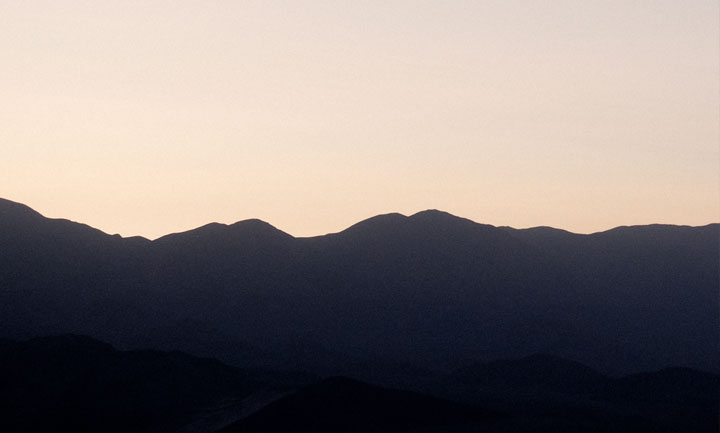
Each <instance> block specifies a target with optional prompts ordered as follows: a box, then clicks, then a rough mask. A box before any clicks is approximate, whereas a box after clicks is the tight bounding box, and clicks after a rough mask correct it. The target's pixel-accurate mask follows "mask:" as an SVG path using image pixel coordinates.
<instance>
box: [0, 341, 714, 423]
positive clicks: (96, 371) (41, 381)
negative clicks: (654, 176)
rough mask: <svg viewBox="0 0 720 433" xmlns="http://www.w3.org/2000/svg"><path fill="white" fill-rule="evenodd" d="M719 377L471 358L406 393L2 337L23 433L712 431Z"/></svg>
mask: <svg viewBox="0 0 720 433" xmlns="http://www.w3.org/2000/svg"><path fill="white" fill-rule="evenodd" d="M719 386H720V377H718V376H717V375H714V374H711V373H704V372H700V371H697V370H692V369H687V368H669V369H663V370H660V371H655V372H646V373H638V374H633V375H627V376H623V377H618V378H612V377H608V376H605V375H603V374H601V373H599V372H597V371H595V370H593V369H591V368H589V367H587V366H584V365H582V364H579V363H577V362H574V361H568V360H564V359H562V358H558V357H555V356H552V355H547V354H535V355H531V356H528V357H525V358H521V359H509V360H496V361H491V362H487V363H476V364H471V365H467V366H465V367H463V368H461V369H458V370H456V371H454V372H451V373H449V374H435V375H433V376H432V378H430V379H428V378H426V379H425V380H424V381H422V380H421V381H419V382H416V383H415V384H414V385H413V386H411V388H413V389H397V388H395V387H386V386H381V385H378V384H371V383H366V382H361V381H358V380H355V379H350V378H347V377H326V378H317V377H313V376H311V375H307V374H302V373H292V372H278V371H269V370H246V369H239V368H237V367H232V366H229V365H226V364H223V363H221V362H219V361H217V360H214V359H210V358H198V357H195V356H191V355H187V354H184V353H181V352H166V351H158V350H140V351H138V350H132V351H120V350H116V349H115V348H113V347H112V346H111V345H109V344H107V343H103V342H100V341H97V340H95V339H92V338H89V337H85V336H80V335H71V334H66V335H56V336H49V337H36V338H32V339H29V340H25V341H13V340H2V341H0V430H1V431H3V432H7V433H19V432H47V431H53V432H74V433H76V432H96V431H103V432H117V433H120V432H127V433H130V432H143V433H162V432H167V433H170V432H174V433H233V432H246V433H250V432H274V433H300V432H303V433H308V432H315V433H324V432H328V433H329V432H385V433H388V432H398V433H399V432H471V431H472V432H477V431H483V432H517V433H523V432H528V433H529V432H546V431H553V432H576V431H587V432H627V431H632V432H656V433H657V432H668V433H669V432H676V431H683V432H688V433H692V432H698V433H701V432H713V431H717V428H718V424H717V421H718V417H717V407H718V393H717V390H718V387H719Z"/></svg>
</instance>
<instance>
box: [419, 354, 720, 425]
mask: <svg viewBox="0 0 720 433" xmlns="http://www.w3.org/2000/svg"><path fill="white" fill-rule="evenodd" d="M416 389H419V390H422V391H423V392H426V393H431V394H434V395H438V396H442V397H444V398H448V399H452V400H455V401H460V402H465V403H467V404H474V405H480V406H482V407H486V408H489V409H493V410H497V411H502V412H505V413H507V414H508V415H509V416H510V418H511V419H508V420H506V421H505V422H503V423H501V424H502V429H501V430H500V431H517V432H525V431H633V432H645V431H647V432H674V431H685V432H690V431H692V432H710V431H716V430H717V428H718V412H717V408H718V404H720V395H719V394H718V389H720V377H718V376H717V375H715V374H712V373H706V372H701V371H697V370H692V369H688V368H679V367H673V368H667V369H663V370H660V371H656V372H644V373H638V374H632V375H628V376H623V377H619V378H616V377H609V376H606V375H603V374H601V373H599V372H597V371H596V370H593V369H591V368H589V367H587V366H585V365H583V364H580V363H578V362H574V361H569V360H565V359H562V358H558V357H555V356H550V355H545V354H537V355H532V356H528V357H525V358H522V359H516V360H497V361H492V362H486V363H476V364H473V365H470V366H466V367H463V368H461V369H458V370H457V371H455V372H453V373H451V374H449V375H446V376H444V377H441V378H438V379H436V380H435V381H434V382H429V383H424V384H421V385H419V386H418V387H417V388H416ZM538 426H542V427H538Z"/></svg>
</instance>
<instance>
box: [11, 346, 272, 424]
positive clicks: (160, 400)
mask: <svg viewBox="0 0 720 433" xmlns="http://www.w3.org/2000/svg"><path fill="white" fill-rule="evenodd" d="M263 386H265V385H264V383H263V382H261V381H258V380H257V379H255V378H251V377H250V375H249V374H248V372H245V371H242V370H239V369H237V368H233V367H229V366H227V365H224V364H222V363H220V362H218V361H216V360H213V359H208V358H197V357H193V356H190V355H186V354H183V353H180V352H159V351H150V350H147V351H129V352H121V351H116V350H115V349H114V348H113V347H112V346H111V345H109V344H106V343H102V342H100V341H96V340H94V339H91V338H89V337H84V336H77V335H60V336H52V337H38V338H34V339H31V340H28V341H23V342H14V341H7V340H5V341H3V342H2V343H0V430H2V431H3V432H35V431H55V432H64V431H68V432H71V431H72V432H83V431H86V432H96V431H105V432H136V431H172V430H174V429H175V428H177V427H179V426H182V425H183V424H186V423H188V422H190V421H191V419H192V415H193V413H195V412H197V411H198V410H200V409H203V408H205V407H207V406H211V405H214V404H218V403H221V402H226V401H228V400H238V399H241V398H243V397H245V396H247V395H249V394H250V393H252V392H254V391H256V390H258V389H260V388H262V387H263ZM225 404H227V403H225Z"/></svg>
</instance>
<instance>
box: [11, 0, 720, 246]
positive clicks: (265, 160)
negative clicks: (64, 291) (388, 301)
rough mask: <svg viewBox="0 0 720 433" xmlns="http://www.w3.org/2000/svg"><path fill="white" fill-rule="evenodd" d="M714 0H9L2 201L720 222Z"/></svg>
mask: <svg viewBox="0 0 720 433" xmlns="http://www.w3.org/2000/svg"><path fill="white" fill-rule="evenodd" d="M719 16H720V11H719V10H718V3H717V1H715V0H708V1H700V0H697V1H692V0H690V1H683V2H680V1H676V0H652V1H630V0H606V1H599V0H598V1H578V0H573V1H569V0H554V1H552V2H547V1H530V0H527V1H516V0H502V1H500V0H498V1H417V0H413V1H411V0H406V1H392V0H385V1H361V0H356V1H348V2H341V1H296V2H289V1H287V2H283V1H268V0H265V1H240V0H238V1H189V0H177V1H151V0H150V1H147V0H146V1H130V0H123V1H94V0H87V1H62V0H54V1H49V0H46V1H32V2H30V1H20V0H18V1H11V0H8V1H2V2H0V36H1V37H0V64H2V67H0V197H3V198H7V199H10V200H14V201H19V202H22V203H25V204H27V205H29V206H31V207H33V208H34V209H36V210H38V211H39V212H41V213H43V214H44V215H46V216H49V217H62V218H68V219H72V220H75V221H80V222H84V223H87V224H89V225H92V226H94V227H97V228H99V229H101V230H103V231H106V232H108V233H120V234H122V235H125V236H130V235H143V236H146V237H149V238H155V237H158V236H160V235H163V234H166V233H170V232H177V231H181V230H187V229H190V228H194V227H197V226H200V225H203V224H205V223H208V222H211V221H218V222H224V223H232V222H235V221H238V220H242V219H246V218H260V219H263V220H265V221H268V222H270V223H271V224H273V225H275V226H276V227H278V228H280V229H282V230H285V231H287V232H288V233H291V234H293V235H296V236H307V235H316V234H324V233H327V232H334V231H339V230H342V229H343V228H345V227H347V226H349V225H351V224H353V223H355V222H357V221H359V220H361V219H364V218H367V217H370V216H373V215H376V214H380V213H388V212H401V213H405V214H412V213H415V212H417V211H420V210H423V209H428V208H437V209H442V210H445V211H448V212H451V213H453V214H456V215H459V216H464V217H467V218H470V219H473V220H475V221H478V222H482V223H488V224H494V225H510V226H514V227H530V226H538V225H550V226H554V227H559V228H564V229H567V230H571V231H575V232H581V233H587V232H594V231H600V230H605V229H608V228H611V227H615V226H618V225H631V224H647V223H655V222H659V223H673V224H690V225H701V224H707V223H710V222H717V221H718V220H720V183H719V182H720V114H719V110H720V108H719V107H720V99H719V98H720V78H719V76H720V75H719V74H720V70H719V69H720V68H719V65H720V59H719V58H718V55H719V52H720V49H719V47H718V40H719V39H720V35H719V31H718V28H719V27H720V25H719V23H718V19H719Z"/></svg>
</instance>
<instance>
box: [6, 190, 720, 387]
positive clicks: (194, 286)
mask: <svg viewBox="0 0 720 433" xmlns="http://www.w3.org/2000/svg"><path fill="white" fill-rule="evenodd" d="M718 227H719V226H718V225H717V224H712V225H708V226H704V227H684V226H660V225H653V226H638V227H621V228H617V229H613V230H610V231H607V232H603V233H596V234H592V235H576V234H572V233H568V232H564V231H561V230H554V229H549V228H537V229H529V230H515V229H510V228H498V227H493V226H489V225H482V224H477V223H475V222H472V221H470V220H467V219H463V218H458V217H455V216H452V215H450V214H447V213H443V212H439V211H425V212H421V213H418V214H416V215H413V216H410V217H406V216H403V215H399V214H390V215H380V216H377V217H374V218H371V219H369V220H366V221H363V222H360V223H358V224H356V225H354V226H352V227H350V228H348V229H347V230H345V231H343V232H340V233H336V234H331V235H326V236H319V237H313V238H294V237H292V236H290V235H288V234H286V233H283V232H281V231H279V230H277V229H275V228H273V227H272V226H270V225H269V224H267V223H264V222H262V221H258V220H248V221H242V222H239V223H236V224H232V225H223V224H209V225H207V226H204V227H201V228H198V229H195V230H191V231H188V232H184V233H178V234H173V235H168V236H165V237H163V238H160V239H158V240H155V241H149V240H146V239H142V238H121V237H119V236H110V235H107V234H105V233H102V232H100V231H98V230H95V229H92V228H90V227H87V226H85V225H82V224H77V223H73V222H70V221H66V220H54V219H47V218H44V217H42V216H41V215H40V214H38V213H37V212H34V211H33V210H31V209H30V208H28V207H26V206H24V205H21V204H18V203H13V202H10V201H6V200H0V245H2V248H1V249H0V279H1V281H2V290H0V336H5V337H12V338H28V337H32V336H35V335H46V334H54V333H58V332H61V333H62V332H69V333H80V334H86V335H91V336H93V337H97V338H100V339H102V340H104V341H109V342H111V343H112V344H114V345H116V346H118V347H121V348H141V347H152V348H160V349H164V350H172V349H182V350H184V351H187V352H189V353H192V354H196V355H201V356H214V357H218V358H219V359H221V360H222V361H225V362H228V363H232V364H234V365H237V366H243V367H257V366H263V367H275V368H286V369H305V370H308V371H312V372H316V373H320V374H327V375H332V374H335V375H337V374H343V375H347V374H351V375H352V374H354V373H355V372H356V371H357V368H356V367H357V366H364V367H363V371H365V373H363V374H362V375H361V376H362V377H363V378H365V379H372V380H379V379H380V378H390V379H392V378H393V377H396V376H398V375H403V374H405V373H404V372H409V373H410V375H412V374H416V373H417V372H418V371H422V370H438V369H447V370H449V369H454V368H457V367H459V366H461V365H464V364H467V363H468V362H469V361H471V360H477V359H512V358H520V357H523V356H526V355H530V354H533V353H538V352H542V353H548V354H553V355H556V356H561V357H565V358H568V359H574V360H577V361H580V362H582V363H584V364H586V365H589V366H591V367H593V368H597V369H599V370H600V371H603V372H612V373H631V372H638V371H649V370H656V369H660V368H663V367H668V366H688V367H694V368H700V369H706V370H712V369H715V368H716V366H717V365H718V361H720V359H719V357H718V351H717V344H716V343H717V341H718V328H719V327H718V318H717V293H718V291H719V290H720V287H719V285H718V278H717V270H718V268H717V263H718V261H719V258H718V242H717V239H718V237H719V233H720V232H719V230H718ZM349 366H354V367H349ZM348 370H350V371H348ZM356 377H357V376H356Z"/></svg>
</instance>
